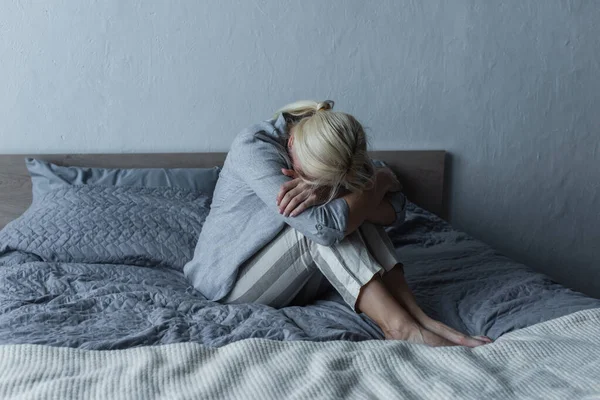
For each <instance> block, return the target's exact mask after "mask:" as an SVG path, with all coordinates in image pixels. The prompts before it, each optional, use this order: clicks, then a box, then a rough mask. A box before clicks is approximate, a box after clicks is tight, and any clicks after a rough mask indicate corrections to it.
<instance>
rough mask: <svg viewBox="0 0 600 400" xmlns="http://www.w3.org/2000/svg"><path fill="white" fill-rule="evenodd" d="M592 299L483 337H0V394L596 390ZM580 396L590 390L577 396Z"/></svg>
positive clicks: (562, 393) (416, 394) (244, 395)
mask: <svg viewBox="0 0 600 400" xmlns="http://www.w3.org/2000/svg"><path fill="white" fill-rule="evenodd" d="M598 337H600V309H593V310H586V311H581V312H577V313H574V314H571V315H569V316H566V317H562V318H558V319H554V320H552V321H548V322H545V323H542V324H538V325H535V326H533V327H530V328H526V329H522V330H519V331H516V332H512V333H510V334H507V335H505V336H503V337H502V338H500V339H499V340H498V341H496V342H495V343H493V344H490V345H486V346H482V347H478V348H476V349H468V348H464V347H446V348H430V347H426V346H422V345H412V344H407V343H405V342H399V341H374V340H372V341H364V342H358V343H357V342H347V341H335V342H327V343H315V342H276V341H269V340H264V339H249V340H243V341H239V342H236V343H232V344H229V345H227V346H223V347H221V348H210V347H206V346H203V345H199V344H194V343H185V344H172V345H165V346H148V347H138V348H133V349H128V350H114V351H86V350H79V349H69V348H56V347H50V346H37V345H8V346H0V397H1V398H3V399H11V398H19V399H23V398H58V399H82V398H104V399H122V398H139V399H153V398H163V399H166V398H168V399H182V398H186V399H191V398H197V399H282V398H286V399H308V398H315V399H333V398H344V399H367V398H368V399H397V398H411V399H447V398H460V399H503V400H504V399H514V398H528V399H532V398H536V399H582V398H592V397H593V398H598V397H599V396H600V379H598V377H600V343H598V340H597V338H598ZM586 396H588V397H586Z"/></svg>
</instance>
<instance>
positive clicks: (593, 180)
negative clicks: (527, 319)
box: [0, 0, 600, 296]
mask: <svg viewBox="0 0 600 400" xmlns="http://www.w3.org/2000/svg"><path fill="white" fill-rule="evenodd" d="M0 8H1V10H2V11H1V12H0V93H1V94H0V129H1V132H0V152H2V153H20V152H27V153H35V152H159V151H160V152H170V151H220V150H227V148H228V146H229V144H230V142H231V140H232V139H233V137H234V136H235V135H236V133H237V132H238V131H239V130H240V129H241V128H243V127H244V126H246V125H248V124H249V123H251V122H254V121H257V120H261V119H264V118H267V117H270V115H271V113H272V112H273V111H274V110H275V109H277V108H278V107H279V106H281V105H283V104H285V103H287V102H289V101H292V100H296V99H303V98H316V99H325V98H332V99H334V100H336V101H337V108H339V109H341V110H346V111H347V112H350V113H353V114H355V115H356V116H357V117H358V118H359V119H360V120H362V121H363V123H364V124H365V125H366V126H367V127H368V128H369V132H370V134H371V138H372V145H373V148H374V149H446V150H448V151H449V152H451V153H452V155H453V160H452V162H453V170H452V176H451V183H452V190H451V199H452V201H451V217H452V221H453V223H454V224H455V225H456V226H458V227H460V228H462V229H464V230H466V231H468V232H469V233H471V234H473V235H475V236H477V237H479V238H481V239H484V240H486V241H487V242H489V243H490V244H492V245H494V246H495V247H497V248H498V249H500V250H501V251H503V252H505V253H507V254H508V255H510V256H512V257H514V258H516V259H518V260H522V261H524V262H526V263H528V264H530V265H531V266H533V267H535V268H537V269H539V270H543V271H546V272H547V273H548V274H550V275H551V276H553V277H554V278H555V279H557V280H559V281H561V282H563V283H565V284H567V285H569V286H572V287H574V288H576V289H578V290H582V291H585V292H587V293H589V294H592V295H595V296H600V279H599V278H600V265H599V262H600V255H599V253H600V251H599V243H600V217H599V214H600V213H599V212H600V196H599V194H598V192H599V185H600V184H599V182H600V173H599V172H598V171H599V167H600V155H599V153H600V144H599V143H600V142H599V139H598V137H599V136H598V135H599V134H600V128H599V127H600V98H599V96H600V45H599V38H600V2H597V1H593V0H589V1H584V0H579V1H575V0H572V1H568V0H562V1H559V0H548V1H537V0H511V1H501V0H494V1H479V0H454V1H443V0H425V1H420V0H412V1H411V0H406V1H399V0H387V1H383V0H381V1H372V2H363V1H362V0H353V1H348V0H337V1H321V0H302V1H275V0H273V1H265V0H262V1H261V0H255V1H242V0H240V1H232V0H227V1H225V0H219V1H217V0H214V1H203V2H200V1H192V0H189V1H169V2H166V1H164V2H163V1H142V0H131V1H127V2H124V1H121V0H105V1H102V2H79V1H71V0H62V1H59V0H55V1H39V2H22V1H9V0H4V1H1V7H0Z"/></svg>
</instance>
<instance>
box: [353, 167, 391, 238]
mask: <svg viewBox="0 0 600 400" xmlns="http://www.w3.org/2000/svg"><path fill="white" fill-rule="evenodd" d="M399 186H400V184H399V183H398V181H397V179H396V177H395V176H394V174H393V172H391V171H390V170H389V169H387V168H378V169H376V171H375V176H374V185H373V188H372V189H370V190H364V191H363V192H360V193H350V194H347V195H345V196H343V197H342V198H343V199H344V200H346V203H348V209H349V211H348V222H347V225H346V232H345V234H346V235H348V234H350V233H352V232H354V231H355V230H356V229H357V228H358V227H359V226H360V225H362V223H363V222H365V221H369V222H373V223H376V224H382V225H385V224H387V223H392V222H393V221H394V219H395V218H396V215H395V211H394V208H393V207H392V205H391V203H390V202H389V201H388V200H386V199H385V195H386V194H387V193H388V192H389V191H395V190H398V188H399Z"/></svg>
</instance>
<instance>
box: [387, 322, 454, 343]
mask: <svg viewBox="0 0 600 400" xmlns="http://www.w3.org/2000/svg"><path fill="white" fill-rule="evenodd" d="M383 333H384V335H385V339H386V340H405V341H407V342H410V343H415V344H425V345H427V346H431V347H440V346H456V345H457V344H456V343H452V342H451V341H449V340H447V339H444V338H443V337H441V336H438V335H436V334H435V333H433V332H430V331H428V330H427V329H425V328H423V327H422V326H415V327H414V328H413V329H412V330H410V331H408V332H407V331H406V329H402V330H400V329H390V330H384V331H383Z"/></svg>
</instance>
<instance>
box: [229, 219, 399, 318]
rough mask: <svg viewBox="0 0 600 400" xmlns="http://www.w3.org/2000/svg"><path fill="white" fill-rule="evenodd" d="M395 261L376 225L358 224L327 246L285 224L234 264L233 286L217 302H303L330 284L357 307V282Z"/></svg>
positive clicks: (278, 304)
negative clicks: (244, 258)
mask: <svg viewBox="0 0 600 400" xmlns="http://www.w3.org/2000/svg"><path fill="white" fill-rule="evenodd" d="M396 264H398V260H397V257H396V251H395V249H394V246H393V245H392V242H391V241H390V238H389V237H388V235H387V233H386V232H385V230H384V229H383V227H381V226H377V225H374V224H371V223H364V224H362V225H361V226H360V227H359V228H358V229H357V230H356V231H355V232H353V233H351V234H350V235H348V236H346V237H345V238H344V239H343V240H342V241H340V243H336V244H334V245H333V246H323V245H320V244H318V243H315V242H313V241H312V240H310V239H308V238H307V237H305V236H304V235H303V234H302V233H300V232H298V231H297V230H295V229H294V228H292V227H290V226H286V227H285V228H284V229H283V230H282V231H281V232H280V233H279V234H278V235H277V236H276V237H275V238H274V239H273V240H272V241H271V242H269V243H268V244H267V245H266V246H265V247H263V248H262V249H261V250H259V251H258V253H256V254H255V255H254V256H253V257H251V258H250V259H249V260H248V261H246V262H245V263H244V264H243V265H242V266H241V267H240V271H239V273H238V277H237V281H236V283H235V285H234V287H233V289H232V290H231V292H230V293H229V294H228V295H227V297H225V298H224V299H223V300H222V301H223V302H224V303H261V304H266V305H269V306H272V307H276V308H279V307H284V306H288V305H303V304H307V303H309V302H311V301H312V300H314V299H315V298H316V297H318V296H319V295H320V294H322V293H323V292H324V291H325V290H327V289H328V288H329V287H330V285H332V286H333V287H334V288H335V289H336V290H337V291H338V292H339V293H340V295H341V296H342V298H343V299H344V301H345V302H346V303H348V305H350V306H351V307H352V309H353V310H354V311H357V310H356V300H357V298H358V294H359V292H360V289H361V287H362V286H364V285H365V284H367V283H368V282H369V281H370V280H371V279H372V278H373V277H374V276H375V274H379V275H383V274H384V273H385V272H386V271H389V270H390V269H392V268H393V267H394V266H395V265H396Z"/></svg>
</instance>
